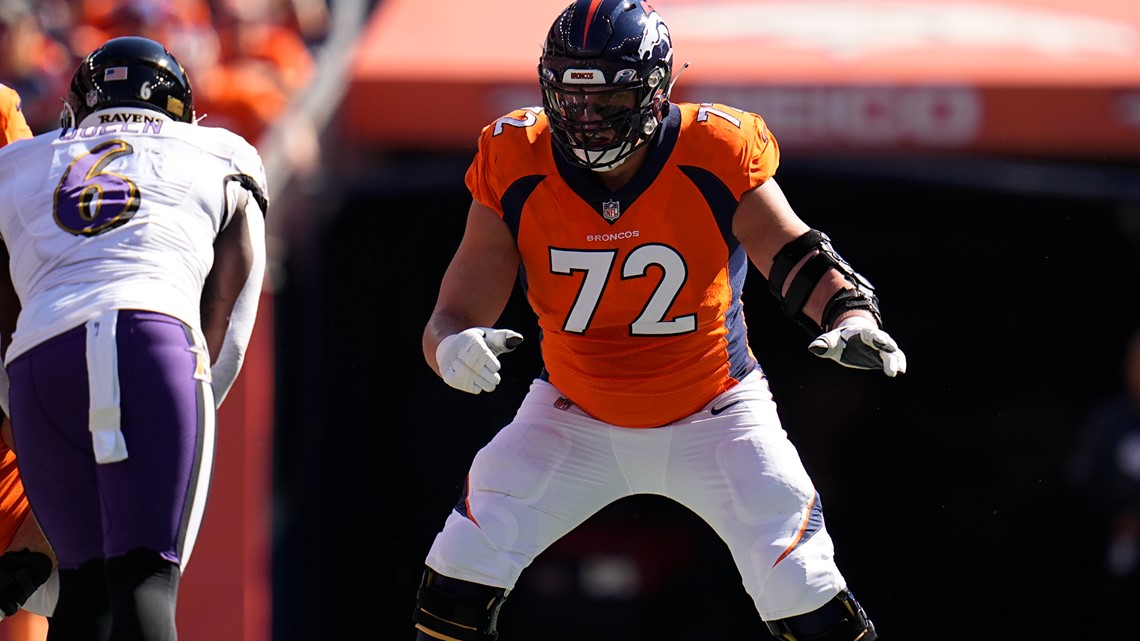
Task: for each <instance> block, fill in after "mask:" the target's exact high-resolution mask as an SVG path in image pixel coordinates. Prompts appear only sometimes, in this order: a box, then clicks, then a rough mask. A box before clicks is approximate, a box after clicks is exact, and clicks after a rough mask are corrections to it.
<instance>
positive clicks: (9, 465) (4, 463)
mask: <svg viewBox="0 0 1140 641" xmlns="http://www.w3.org/2000/svg"><path fill="white" fill-rule="evenodd" d="M29 509H30V508H29V507H28V497H27V496H26V495H25V494H24V483H23V481H21V480H20V473H19V471H18V470H17V468H16V453H15V452H13V451H12V448H10V447H8V445H7V444H6V443H4V441H3V440H2V439H0V552H3V551H4V550H5V549H7V547H8V544H9V543H11V542H12V537H13V536H15V534H16V530H17V529H19V527H20V525H22V524H23V523H24V519H25V518H27V516H28V514H29Z"/></svg>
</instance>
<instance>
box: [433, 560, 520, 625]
mask: <svg viewBox="0 0 1140 641" xmlns="http://www.w3.org/2000/svg"><path fill="white" fill-rule="evenodd" d="M506 599H507V591H506V590H504V589H502V588H493V587H491V586H488V585H480V584H478V583H472V582H470V581H461V580H459V579H453V578H451V577H447V576H443V575H441V574H438V573H437V572H436V571H435V570H432V569H431V568H428V569H427V570H425V571H424V575H423V579H422V580H421V581H420V589H419V592H418V593H417V594H416V610H415V612H414V613H413V614H412V620H413V621H415V623H416V629H417V630H419V631H420V632H421V633H423V634H426V635H427V636H430V637H432V638H435V639H441V640H443V641H495V640H496V639H498V637H499V633H498V631H497V630H496V629H495V626H496V623H497V621H498V618H499V608H500V607H502V605H503V601H506Z"/></svg>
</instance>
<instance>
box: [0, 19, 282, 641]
mask: <svg viewBox="0 0 1140 641" xmlns="http://www.w3.org/2000/svg"><path fill="white" fill-rule="evenodd" d="M64 104H65V109H64V112H63V114H61V125H62V127H61V128H60V129H58V130H55V131H52V132H47V133H43V134H40V135H38V136H36V137H34V138H31V139H28V140H23V141H18V142H17V143H14V144H12V145H9V146H8V147H6V148H4V149H3V150H0V236H2V237H3V240H4V243H3V246H2V247H0V250H3V253H4V254H5V255H4V256H0V259H2V260H0V263H2V267H0V276H2V277H0V344H2V345H3V346H4V349H5V352H4V355H3V356H4V365H5V366H6V368H7V374H8V376H9V377H10V380H11V388H10V399H8V402H9V404H10V416H11V417H12V425H13V432H14V438H15V442H16V445H17V447H18V451H19V453H20V459H19V460H20V468H21V472H22V474H23V477H24V484H25V486H26V489H27V494H28V498H29V501H30V503H31V506H32V509H33V510H34V512H35V514H36V516H37V517H38V518H39V520H40V523H41V525H42V527H43V530H44V532H45V533H46V534H47V537H48V540H49V541H50V542H51V544H52V546H53V547H54V549H55V551H56V555H57V556H58V559H59V580H60V593H59V602H58V605H57V607H56V609H55V613H54V615H53V616H52V619H51V622H50V634H51V638H52V639H53V641H54V640H66V639H88V640H89V639H98V640H103V639H110V638H114V639H116V640H118V639H140V640H148V641H149V640H153V639H162V640H164V641H172V640H174V639H176V638H177V631H176V629H175V615H174V613H175V606H176V603H177V598H178V583H179V579H180V577H181V571H182V569H183V568H184V567H185V565H186V563H187V562H188V561H189V559H190V554H191V551H192V550H193V547H194V541H195V537H196V535H197V533H198V529H199V526H200V524H201V519H202V514H203V509H204V507H205V501H206V494H207V491H208V487H209V480H210V475H211V469H212V459H213V454H214V422H215V417H216V408H217V406H218V404H220V403H221V401H222V399H223V398H224V397H225V395H226V393H227V391H228V390H229V388H230V386H231V385H232V384H233V382H234V379H235V378H236V376H237V375H238V372H239V370H240V368H241V364H242V361H243V358H244V353H245V347H246V345H247V343H248V340H249V337H250V334H251V332H252V329H253V323H254V320H255V317H256V313H257V303H258V297H259V295H260V290H261V283H262V277H263V275H264V268H265V226H264V225H265V223H264V215H265V213H266V210H267V207H268V202H267V199H266V177H265V170H264V167H263V164H262V161H261V158H260V156H259V155H258V153H257V151H256V149H255V148H254V147H253V146H251V145H250V144H249V143H248V142H247V141H246V140H244V139H243V138H241V137H240V136H238V135H237V134H234V133H232V132H229V131H226V130H224V129H219V128H212V127H205V126H199V125H198V124H197V122H196V119H195V115H194V104H193V92H192V89H191V85H190V81H189V78H188V77H187V75H186V72H185V70H184V69H183V68H182V66H181V65H180V64H179V63H178V61H177V60H176V59H175V58H174V56H173V55H171V53H170V52H169V51H167V50H166V48H165V47H164V46H163V45H162V44H160V43H158V42H155V41H153V40H149V39H146V38H140V37H122V38H114V39H112V40H109V41H107V42H106V43H105V44H104V45H103V46H102V47H100V48H99V49H96V50H95V51H94V52H92V53H91V54H90V55H89V56H87V58H86V59H84V60H83V61H82V62H81V63H80V65H79V67H78V69H77V70H76V72H75V75H74V77H73V79H72V83H71V88H70V91H69V93H68V95H67V97H66V98H65V100H64ZM0 400H3V394H0Z"/></svg>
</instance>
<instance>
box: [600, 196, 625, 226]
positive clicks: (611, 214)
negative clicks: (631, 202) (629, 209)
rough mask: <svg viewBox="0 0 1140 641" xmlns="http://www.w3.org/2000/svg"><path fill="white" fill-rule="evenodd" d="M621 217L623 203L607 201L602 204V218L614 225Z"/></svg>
mask: <svg viewBox="0 0 1140 641" xmlns="http://www.w3.org/2000/svg"><path fill="white" fill-rule="evenodd" d="M620 217H621V202H619V201H616V200H607V201H605V202H604V203H602V218H605V219H606V220H608V221H610V222H611V223H612V222H613V221H615V220H617V219H618V218H620Z"/></svg>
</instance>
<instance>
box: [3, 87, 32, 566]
mask: <svg viewBox="0 0 1140 641" xmlns="http://www.w3.org/2000/svg"><path fill="white" fill-rule="evenodd" d="M31 137H32V130H31V129H30V128H29V127H28V122H27V120H25V119H24V112H22V111H20V94H19V93H17V92H16V90H15V89H12V88H11V87H9V86H7V85H3V84H0V147H3V146H4V145H7V144H8V143H10V142H12V141H13V140H19V139H21V138H31ZM3 420H7V419H3ZM28 510H29V507H28V497H27V496H26V495H25V494H24V483H23V481H21V480H20V472H19V469H18V468H17V467H16V453H15V452H13V451H12V449H11V448H10V447H8V445H7V444H6V443H4V441H3V439H0V552H3V551H4V549H6V548H7V547H8V544H9V543H11V542H12V537H13V536H15V534H16V530H17V529H19V527H20V525H21V524H23V522H24V519H25V518H26V517H27V516H28Z"/></svg>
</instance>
